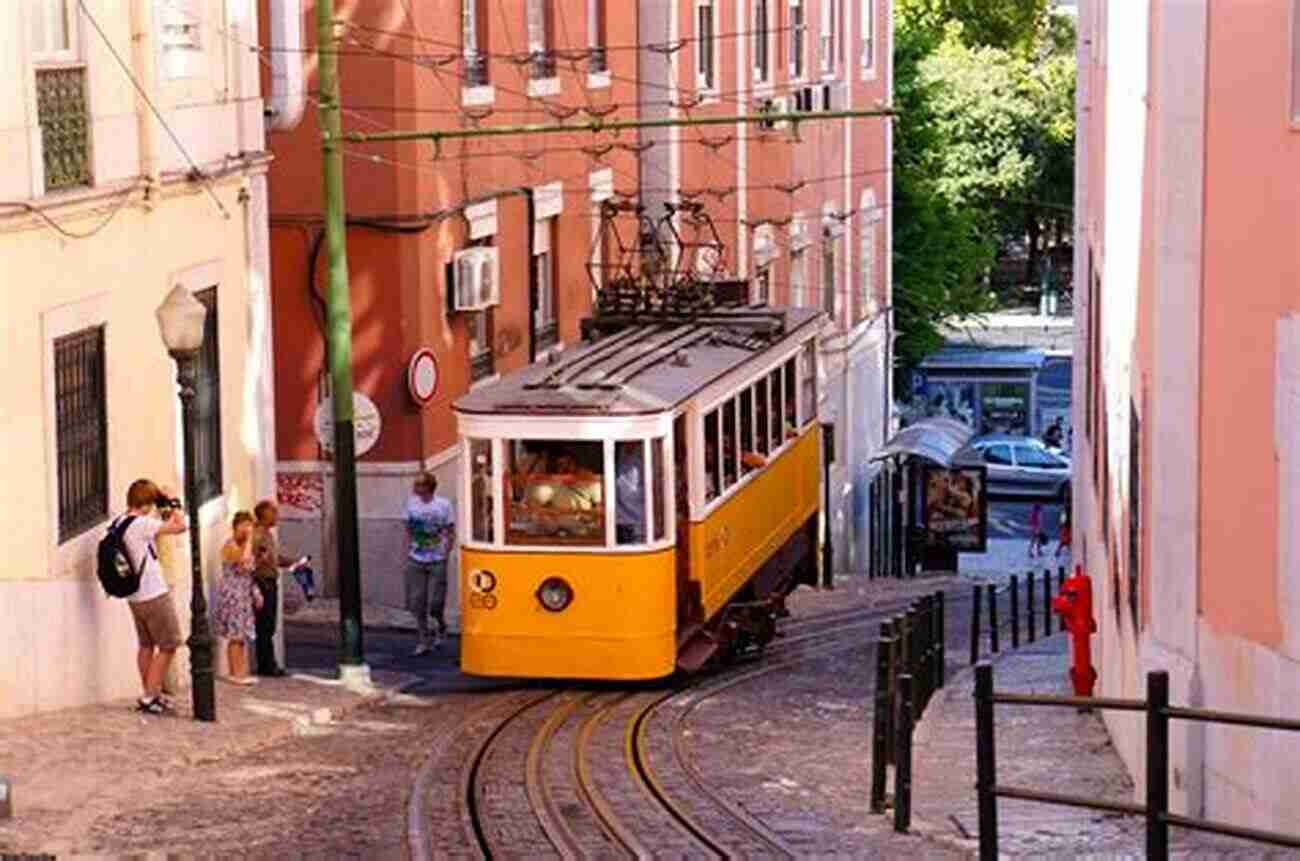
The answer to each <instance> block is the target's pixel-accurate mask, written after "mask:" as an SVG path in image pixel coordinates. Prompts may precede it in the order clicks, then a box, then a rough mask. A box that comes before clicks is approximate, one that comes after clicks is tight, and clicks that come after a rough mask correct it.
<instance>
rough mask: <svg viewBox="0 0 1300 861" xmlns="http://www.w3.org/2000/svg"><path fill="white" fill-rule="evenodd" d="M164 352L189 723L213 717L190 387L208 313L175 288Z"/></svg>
mask: <svg viewBox="0 0 1300 861" xmlns="http://www.w3.org/2000/svg"><path fill="white" fill-rule="evenodd" d="M155 314H156V316H157V317H158V330H159V331H160V332H161V333H162V340H163V343H164V344H165V345H166V346H167V352H168V354H170V355H171V357H172V358H173V359H175V360H176V381H177V382H178V383H179V384H180V398H181V420H182V424H183V425H184V428H183V431H184V434H185V507H186V511H187V512H188V514H189V518H190V530H189V532H190V638H189V640H187V641H186V645H187V646H189V648H190V686H191V694H192V696H193V701H194V718H195V720H204V721H214V720H216V719H217V695H216V690H215V687H214V683H213V673H212V631H211V629H210V628H209V627H208V602H207V599H206V598H205V597H204V595H203V568H202V566H201V564H200V561H201V559H200V550H199V512H198V507H197V506H196V505H195V504H194V501H195V500H196V499H197V498H198V488H197V487H196V486H195V482H196V480H197V476H196V475H195V468H194V384H195V381H196V380H197V378H198V359H199V350H200V348H202V346H203V324H204V320H205V318H206V317H207V314H208V311H207V309H206V308H204V307H203V303H202V302H200V301H199V300H197V299H195V298H194V296H193V295H192V294H191V293H190V291H189V290H186V289H185V288H184V287H182V286H181V285H179V284H178V285H176V286H175V287H173V288H172V291H171V292H170V293H168V294H167V298H166V299H164V300H163V303H162V304H161V305H159V306H158V310H157V311H156V312H155Z"/></svg>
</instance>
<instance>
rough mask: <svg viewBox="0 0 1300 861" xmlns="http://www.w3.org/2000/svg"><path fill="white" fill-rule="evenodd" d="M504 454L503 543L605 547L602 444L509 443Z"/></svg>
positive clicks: (544, 441)
mask: <svg viewBox="0 0 1300 861" xmlns="http://www.w3.org/2000/svg"><path fill="white" fill-rule="evenodd" d="M505 449H506V451H505V454H506V470H505V471H506V479H507V483H508V495H507V499H506V502H507V505H506V511H505V520H506V524H505V526H506V528H505V538H506V544H513V545H534V546H535V545H550V546H581V547H599V546H602V545H604V544H605V543H606V541H605V501H606V498H607V494H606V493H605V449H604V444H603V443H601V442H599V441H569V440H508V441H507V442H506V445H505Z"/></svg>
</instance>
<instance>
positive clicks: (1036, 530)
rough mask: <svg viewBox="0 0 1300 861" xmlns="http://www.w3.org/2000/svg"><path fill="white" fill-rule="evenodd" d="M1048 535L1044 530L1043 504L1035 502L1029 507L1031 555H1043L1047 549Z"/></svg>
mask: <svg viewBox="0 0 1300 861" xmlns="http://www.w3.org/2000/svg"><path fill="white" fill-rule="evenodd" d="M1046 544H1047V535H1046V534H1045V533H1044V532H1043V505H1042V503H1039V502H1035V503H1034V506H1033V508H1031V509H1029V555H1030V556H1041V555H1042V554H1043V551H1044V550H1045V549H1046V547H1045V545H1046Z"/></svg>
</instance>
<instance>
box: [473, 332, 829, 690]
mask: <svg viewBox="0 0 1300 861" xmlns="http://www.w3.org/2000/svg"><path fill="white" fill-rule="evenodd" d="M819 316H820V315H819V314H818V313H817V312H815V311H810V310H803V309H773V308H742V307H736V308H724V309H718V310H715V311H713V312H712V313H709V314H707V315H702V316H700V317H698V319H692V320H677V321H672V322H665V321H658V322H656V321H645V322H642V323H640V324H636V321H633V324H632V325H625V326H623V327H621V328H618V329H616V330H613V331H612V332H601V333H600V334H601V335H603V336H602V337H595V338H594V339H592V340H590V341H588V342H585V343H584V344H583V345H581V346H580V347H578V348H575V349H572V350H566V351H565V352H563V353H560V354H557V355H555V356H553V357H552V358H551V359H550V360H548V361H547V362H544V363H538V364H534V365H532V366H530V367H528V368H525V369H523V370H520V371H518V372H516V373H513V374H510V375H508V376H505V377H503V378H502V379H501V380H499V381H497V382H495V383H493V384H491V385H488V386H485V387H482V388H478V389H475V390H473V391H471V392H470V393H469V394H467V395H465V396H464V397H462V398H461V399H460V400H459V401H457V403H456V404H455V410H456V415H457V421H458V431H459V434H460V445H461V447H462V457H461V463H462V464H463V469H462V475H461V482H462V484H461V488H460V492H461V499H462V500H466V501H468V503H469V504H468V506H466V507H464V508H463V509H462V510H463V511H464V512H465V514H466V515H468V516H462V517H461V518H459V520H460V527H459V528H460V530H461V534H460V539H461V541H460V546H461V549H460V553H461V560H460V562H461V564H460V571H461V575H460V576H461V603H462V607H461V610H462V614H463V616H462V618H463V622H462V638H461V667H462V669H463V670H464V671H465V672H467V673H470V674H474V675H484V676H516V677H542V678H572V679H654V678H660V677H663V676H666V675H669V674H671V673H672V672H673V671H674V669H676V668H679V667H680V668H682V669H684V670H695V669H698V668H699V667H701V666H702V665H704V664H705V663H706V662H707V661H708V660H710V659H711V658H714V657H715V656H719V655H726V654H728V653H730V652H733V651H735V650H737V649H740V648H745V647H750V646H761V645H763V644H764V643H766V642H767V640H769V639H770V638H771V637H772V635H773V633H774V628H775V619H776V617H777V616H778V615H779V614H780V613H781V612H782V610H783V605H782V601H783V599H784V598H785V596H786V595H787V594H789V592H790V591H792V590H793V589H794V588H795V587H796V586H797V585H798V584H799V583H801V582H808V583H815V582H816V576H817V556H818V554H817V552H816V550H817V546H818V541H817V520H818V514H819V506H820V498H821V496H820V486H821V485H820V476H821V464H820V453H819V440H820V434H819V433H818V430H817V422H816V418H817V416H816V410H817V389H816V387H817V365H816V362H817V359H816V333H817V328H818V319H819ZM587 322H590V321H587Z"/></svg>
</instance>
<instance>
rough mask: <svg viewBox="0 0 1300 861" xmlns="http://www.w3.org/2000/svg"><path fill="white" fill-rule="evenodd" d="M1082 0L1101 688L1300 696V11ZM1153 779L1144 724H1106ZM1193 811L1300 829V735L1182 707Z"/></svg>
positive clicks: (1086, 546)
mask: <svg viewBox="0 0 1300 861" xmlns="http://www.w3.org/2000/svg"><path fill="white" fill-rule="evenodd" d="M1295 6H1296V4H1295V3H1294V2H1291V0H1250V2H1235V3H1211V2H1209V0H1177V2H1175V0H1147V2H1133V0H1124V1H1123V2H1120V0H1116V2H1108V0H1083V2H1081V4H1080V10H1079V29H1080V33H1079V37H1080V38H1079V62H1080V68H1079V93H1078V100H1079V152H1078V217H1077V219H1076V230H1077V231H1078V237H1077V239H1078V241H1077V245H1076V252H1075V253H1076V254H1077V255H1078V256H1077V258H1076V261H1075V271H1076V272H1077V273H1079V276H1078V277H1077V278H1076V284H1078V287H1077V288H1076V314H1077V315H1078V316H1077V325H1076V332H1077V333H1078V334H1077V335H1076V337H1077V338H1078V343H1077V344H1076V346H1075V355H1076V356H1077V357H1079V359H1078V360H1076V362H1075V373H1076V375H1077V377H1076V380H1075V391H1076V393H1077V394H1076V397H1075V406H1074V409H1075V410H1076V411H1077V412H1076V414H1075V417H1074V425H1075V427H1076V428H1078V429H1081V430H1082V432H1081V433H1076V434H1075V437H1074V439H1075V449H1076V450H1075V452H1074V455H1075V464H1076V471H1077V475H1076V479H1075V485H1074V494H1075V520H1076V523H1077V533H1078V535H1079V537H1078V539H1076V542H1077V544H1078V545H1079V551H1078V554H1077V555H1076V558H1078V559H1080V560H1081V561H1083V562H1084V564H1085V565H1086V568H1087V571H1088V573H1089V574H1090V575H1091V576H1092V580H1093V590H1094V601H1095V606H1096V617H1097V623H1098V628H1099V631H1098V636H1097V637H1096V638H1095V641H1094V647H1095V648H1096V650H1097V651H1098V652H1099V660H1098V662H1097V667H1098V671H1099V673H1100V685H1099V693H1100V694H1101V695H1105V696H1138V697H1141V696H1143V694H1144V678H1145V673H1146V672H1147V671H1148V670H1152V669H1162V668H1163V669H1167V670H1169V672H1170V674H1171V684H1172V694H1171V696H1172V699H1173V701H1174V702H1175V703H1177V704H1190V705H1194V706H1204V707H1208V708H1214V709H1223V710H1230V711H1245V712H1254V713H1260V714H1269V715H1286V716H1291V717H1294V715H1295V713H1296V705H1295V704H1296V702H1297V701H1300V528H1297V527H1300V244H1298V243H1297V236H1298V235H1300V191H1298V190H1297V185H1296V181H1295V177H1296V176H1297V172H1298V171H1300V59H1298V58H1300V38H1298V37H1300V29H1297V28H1300V10H1297V9H1296V8H1295ZM1106 719H1107V722H1108V724H1109V726H1110V729H1111V733H1112V735H1113V737H1114V739H1115V742H1116V745H1117V747H1118V749H1119V750H1120V752H1121V754H1122V755H1123V757H1124V759H1125V761H1126V762H1127V763H1128V765H1129V768H1130V770H1131V771H1132V772H1133V774H1134V776H1135V778H1136V780H1137V783H1138V785H1139V790H1140V789H1141V787H1142V786H1143V785H1144V783H1145V774H1143V769H1144V749H1145V747H1144V737H1143V723H1142V720H1141V718H1140V717H1139V716H1134V715H1126V714H1118V713H1110V714H1107V716H1106ZM1173 731H1174V736H1173V744H1172V747H1173V750H1172V754H1173V759H1172V762H1171V766H1170V767H1171V774H1170V786H1171V790H1172V792H1173V802H1174V805H1175V808H1176V809H1178V810H1180V811H1183V812H1187V813H1190V814H1191V815H1204V816H1207V817H1209V818H1212V819H1216V820H1221V821H1229V822H1233V823H1237V824H1244V825H1251V826H1256V827H1264V828H1272V829H1276V830H1283V831H1291V832H1295V831H1296V830H1297V825H1296V823H1297V822H1300V794H1297V793H1296V792H1295V791H1294V789H1292V788H1291V787H1290V782H1291V780H1293V779H1294V775H1295V774H1297V773H1300V743H1298V742H1297V740H1296V739H1295V738H1294V737H1289V738H1288V737H1286V734H1282V733H1269V732H1265V731H1259V730H1249V729H1237V728H1227V727H1222V726H1202V725H1198V724H1189V723H1186V722H1179V721H1175V722H1174V724H1173Z"/></svg>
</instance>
